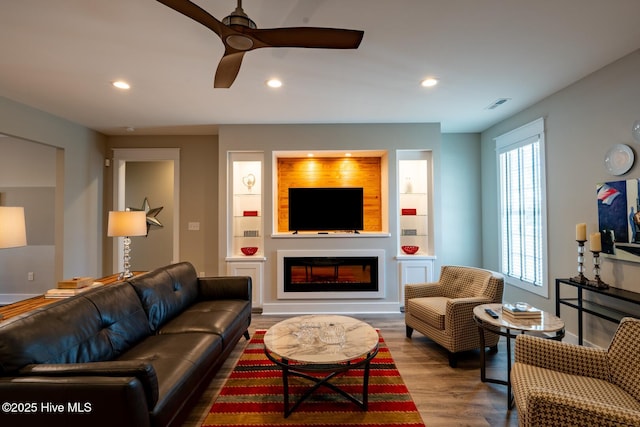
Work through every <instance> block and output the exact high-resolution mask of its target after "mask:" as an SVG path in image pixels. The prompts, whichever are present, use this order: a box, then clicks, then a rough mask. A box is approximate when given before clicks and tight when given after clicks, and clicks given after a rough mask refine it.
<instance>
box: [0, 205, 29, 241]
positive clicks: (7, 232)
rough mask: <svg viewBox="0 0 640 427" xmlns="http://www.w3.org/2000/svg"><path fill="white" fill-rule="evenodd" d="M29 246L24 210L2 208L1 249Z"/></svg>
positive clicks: (0, 214)
mask: <svg viewBox="0 0 640 427" xmlns="http://www.w3.org/2000/svg"><path fill="white" fill-rule="evenodd" d="M26 245H27V229H26V227H25V224H24V208H23V207H10V206H0V248H16V247H18V246H26Z"/></svg>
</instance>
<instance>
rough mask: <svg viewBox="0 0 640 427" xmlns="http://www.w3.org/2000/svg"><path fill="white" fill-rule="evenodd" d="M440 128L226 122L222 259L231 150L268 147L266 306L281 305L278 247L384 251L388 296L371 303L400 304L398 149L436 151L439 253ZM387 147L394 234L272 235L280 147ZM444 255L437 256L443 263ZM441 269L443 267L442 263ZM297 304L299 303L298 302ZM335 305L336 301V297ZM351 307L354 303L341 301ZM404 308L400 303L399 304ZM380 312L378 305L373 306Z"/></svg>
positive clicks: (221, 168) (222, 141)
mask: <svg viewBox="0 0 640 427" xmlns="http://www.w3.org/2000/svg"><path fill="white" fill-rule="evenodd" d="M440 146H441V143H440V126H439V124H336V125H334V124H332V125H237V126H236V125H230V126H220V133H219V173H220V178H219V179H220V183H221V187H220V199H219V200H220V203H219V205H220V206H219V216H220V222H219V224H220V226H219V239H218V241H219V246H218V247H219V254H220V257H219V263H220V266H221V267H220V270H221V271H224V269H225V267H224V265H225V261H224V257H225V255H226V242H225V236H226V210H225V209H226V189H224V188H223V187H222V185H224V183H226V174H227V170H226V158H227V155H226V153H227V152H228V151H243V150H246V151H264V158H265V168H264V177H265V179H264V184H265V188H264V194H265V195H266V196H265V201H264V224H265V228H266V230H265V233H264V234H265V251H264V253H265V256H266V258H267V261H266V263H265V274H264V276H265V281H264V282H265V288H264V292H263V295H264V302H265V305H268V304H269V303H275V302H276V300H277V295H276V253H277V252H276V251H277V250H278V249H287V250H300V249H335V248H336V247H337V246H336V245H339V248H340V249H361V248H376V249H384V250H385V252H386V259H385V266H386V271H385V281H386V292H387V294H386V297H385V298H384V299H382V300H379V301H378V300H372V301H370V302H368V304H369V307H375V306H376V305H379V306H381V307H388V306H389V305H393V304H395V305H396V306H398V303H399V289H398V268H397V264H396V262H395V259H394V257H395V255H396V254H397V250H398V249H397V242H398V239H397V235H396V230H397V214H396V213H395V210H396V206H397V203H396V198H397V191H396V189H397V178H396V177H397V172H396V155H395V151H396V150H400V149H421V150H432V151H433V163H434V165H433V167H434V188H435V197H434V217H435V218H434V228H435V230H436V236H435V254H436V256H437V255H438V253H439V252H438V251H439V250H440V248H441V245H442V239H441V236H442V235H443V234H445V233H444V232H443V230H442V227H441V202H440V199H441V194H440V193H441V178H440V176H441V175H440V172H441V168H440ZM345 149H346V150H387V151H388V163H389V174H388V181H389V200H390V205H389V210H390V211H389V212H390V215H389V230H390V232H391V236H390V237H366V238H362V237H358V238H341V239H331V238H329V239H282V238H271V237H270V235H271V233H272V229H271V224H272V223H273V220H272V212H273V208H272V202H273V196H272V195H273V188H272V174H273V173H274V169H273V165H272V164H271V163H272V162H271V160H272V158H273V154H272V153H273V152H274V151H286V150H345ZM438 262H439V259H438V260H437V263H438ZM437 269H438V270H439V267H437ZM292 303H293V304H295V303H296V301H293V302H292ZM334 303H335V301H334ZM340 304H342V305H348V302H340ZM398 307H399V306H398ZM373 309H374V310H375V308H373Z"/></svg>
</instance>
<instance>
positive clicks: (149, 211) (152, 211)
mask: <svg viewBox="0 0 640 427" xmlns="http://www.w3.org/2000/svg"><path fill="white" fill-rule="evenodd" d="M163 207H164V206H160V207H159V208H151V205H149V200H148V199H147V198H146V197H145V198H144V202H142V209H138V208H129V210H132V211H144V212H145V213H146V215H147V235H149V229H150V228H151V226H152V225H153V226H156V227H164V225H162V223H161V222H160V221H159V220H158V218H156V217H157V216H158V214H159V213H160V211H161V210H162V208H163Z"/></svg>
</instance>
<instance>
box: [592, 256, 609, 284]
mask: <svg viewBox="0 0 640 427" xmlns="http://www.w3.org/2000/svg"><path fill="white" fill-rule="evenodd" d="M591 253H592V254H593V274H594V275H595V276H596V277H595V278H594V280H588V281H587V285H589V286H593V287H596V288H599V289H607V288H608V287H609V285H607V284H606V283H604V282H603V281H602V279H600V251H591Z"/></svg>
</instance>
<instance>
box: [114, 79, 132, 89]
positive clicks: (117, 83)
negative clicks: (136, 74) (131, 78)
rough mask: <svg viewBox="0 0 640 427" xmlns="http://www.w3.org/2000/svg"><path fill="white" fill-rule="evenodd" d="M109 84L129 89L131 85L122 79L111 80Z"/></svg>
mask: <svg viewBox="0 0 640 427" xmlns="http://www.w3.org/2000/svg"><path fill="white" fill-rule="evenodd" d="M111 84H112V85H113V86H115V87H117V88H118V89H130V88H131V86H130V85H129V83H127V82H125V81H123V80H116V81H115V82H111Z"/></svg>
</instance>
